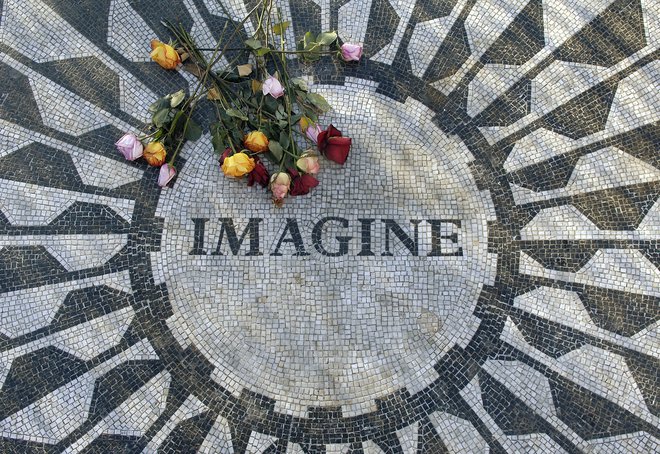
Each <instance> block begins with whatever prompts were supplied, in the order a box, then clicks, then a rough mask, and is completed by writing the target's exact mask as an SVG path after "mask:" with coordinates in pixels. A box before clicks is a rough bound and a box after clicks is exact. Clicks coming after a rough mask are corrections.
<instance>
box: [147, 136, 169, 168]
mask: <svg viewBox="0 0 660 454" xmlns="http://www.w3.org/2000/svg"><path fill="white" fill-rule="evenodd" d="M143 156H144V159H145V160H146V161H147V162H148V163H149V165H150V166H154V167H158V166H162V165H163V164H164V163H165V157H166V156H167V151H165V147H164V146H163V144H162V143H161V142H150V143H148V144H147V146H146V147H145V148H144V155H143Z"/></svg>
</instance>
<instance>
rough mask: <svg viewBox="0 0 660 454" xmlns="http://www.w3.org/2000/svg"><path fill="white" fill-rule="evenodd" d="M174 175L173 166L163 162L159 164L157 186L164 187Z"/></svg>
mask: <svg viewBox="0 0 660 454" xmlns="http://www.w3.org/2000/svg"><path fill="white" fill-rule="evenodd" d="M175 175H176V169H175V168H174V166H171V165H169V164H163V165H162V166H160V172H159V173H158V186H160V187H161V188H164V187H165V186H167V183H169V182H170V181H172V178H174V176H175Z"/></svg>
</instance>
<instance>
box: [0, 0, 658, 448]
mask: <svg viewBox="0 0 660 454" xmlns="http://www.w3.org/2000/svg"><path fill="white" fill-rule="evenodd" d="M219 1H220V0H141V1H138V0H76V1H65V0H0V11H1V13H0V14H1V15H0V80H1V81H2V83H1V85H0V191H1V193H2V197H1V198H0V317H1V318H0V437H1V438H0V452H3V453H41V452H47V453H51V452H67V453H73V452H85V453H140V452H143V453H153V452H165V453H167V452H172V453H174V452H177V453H178V452H201V453H234V454H240V453H255V454H256V453H264V454H265V453H268V454H273V453H286V454H312V453H313V454H321V453H326V454H336V453H356V454H357V453H362V454H376V453H386V454H390V453H391V454H436V453H482V452H491V453H505V452H506V453H578V452H585V453H613V454H619V453H635V454H637V453H652V452H660V430H659V428H660V395H659V394H660V391H659V390H660V386H659V383H658V381H659V380H658V377H659V371H660V367H659V366H660V343H659V341H658V337H659V335H660V304H659V303H660V252H659V251H660V249H659V248H658V241H659V240H660V201H659V195H660V153H659V151H658V150H659V149H660V63H659V60H658V57H659V56H660V30H659V28H660V3H658V2H657V0H417V1H415V0H291V1H288V0H282V1H280V2H279V4H280V6H281V8H282V11H283V14H284V15H285V16H286V18H290V19H291V20H292V22H293V27H292V28H290V29H289V30H287V33H288V36H287V38H288V39H289V41H290V42H293V41H294V39H295V38H296V37H297V36H299V35H300V34H301V33H303V32H304V31H305V30H308V29H312V30H321V29H324V30H325V29H337V30H338V32H339V35H340V36H341V37H342V39H344V40H345V41H353V42H361V43H364V45H365V51H366V58H365V59H363V61H362V62H360V64H351V65H344V64H336V63H333V62H331V61H323V62H321V63H320V64H319V65H316V66H314V67H312V68H309V67H305V66H302V65H299V64H298V63H297V62H296V61H295V60H292V62H291V65H292V66H293V67H294V68H295V71H298V72H299V73H300V74H303V75H306V76H308V77H309V78H310V80H313V81H314V90H316V91H318V92H319V93H322V94H323V95H324V96H326V97H327V98H328V99H329V100H330V102H331V104H332V105H333V106H334V107H335V110H334V111H333V112H331V113H330V114H329V115H328V116H327V117H326V119H325V121H326V122H330V121H332V122H333V123H334V124H335V125H338V126H339V127H340V129H342V130H344V131H345V132H347V133H349V134H350V135H351V136H352V137H353V139H354V147H353V150H352V152H351V153H352V154H351V157H350V158H349V162H348V164H347V165H346V167H345V169H343V170H342V169H339V168H338V167H337V166H333V165H331V164H328V165H326V167H324V168H323V170H322V172H323V174H322V179H321V180H322V184H321V186H320V187H319V188H317V190H315V192H313V193H312V195H310V196H307V197H300V198H296V199H293V200H290V201H289V202H287V204H286V205H285V207H284V208H282V209H276V208H274V207H273V206H272V205H271V204H270V202H268V200H267V197H266V196H265V194H261V193H257V190H256V189H254V188H252V189H247V188H245V187H244V185H241V184H236V183H235V182H232V181H229V180H228V179H226V178H222V177H221V175H220V171H219V170H218V168H217V166H216V165H215V164H214V159H215V158H214V156H213V154H212V152H211V146H210V139H209V138H208V137H204V138H202V140H200V141H199V142H197V143H195V144H190V145H187V146H186V148H185V149H184V151H183V153H182V158H181V160H180V161H179V163H178V167H179V170H180V173H179V175H178V176H177V178H176V180H175V181H174V184H173V187H172V188H168V189H165V190H163V191H160V190H159V188H158V187H157V185H156V183H155V181H156V170H154V169H152V168H147V166H146V165H145V164H144V163H130V162H126V161H124V160H123V158H122V157H121V155H119V154H118V153H117V152H116V151H115V149H114V147H113V143H114V142H115V141H116V140H117V138H119V137H120V136H121V135H122V134H123V132H124V131H135V130H137V129H139V128H140V126H141V124H142V123H141V122H142V121H144V120H145V119H146V118H145V115H146V114H147V107H148V106H149V104H150V103H151V102H152V101H153V100H155V99H156V98H157V97H159V96H162V95H164V94H167V93H171V92H173V91H175V90H178V89H180V88H187V87H189V86H190V84H192V83H193V82H192V81H191V80H190V79H189V78H187V77H185V76H184V75H182V74H180V73H179V74H177V73H166V72H164V71H162V70H160V69H159V68H158V67H157V66H156V65H155V64H153V63H151V62H149V56H148V50H149V49H148V42H149V40H150V39H151V38H153V37H160V38H161V39H163V40H166V39H167V38H168V35H167V34H166V32H165V31H164V29H163V27H162V26H161V25H160V20H161V19H162V18H167V19H171V20H174V21H180V22H181V23H183V24H184V25H185V26H186V27H187V28H189V29H192V31H193V35H194V36H195V37H196V39H197V41H198V43H199V44H200V45H203V46H207V47H212V46H213V45H214V43H215V39H217V38H218V36H219V34H220V31H221V30H222V27H223V26H224V24H226V23H230V24H231V22H232V21H238V20H240V18H241V17H242V16H243V15H244V14H245V13H246V11H247V10H248V9H249V8H251V5H252V4H254V0H250V1H249V2H247V6H246V5H245V4H243V3H242V2H241V0H225V7H226V9H227V10H228V11H229V12H230V15H232V17H231V18H228V17H227V16H226V15H225V14H224V13H223V8H222V7H221V5H220V3H219ZM251 27H252V24H249V23H248V24H246V32H249V31H250V30H251V29H252V28H251ZM241 232H244V233H245V235H246V236H245V237H244V242H243V243H242V244H241V245H237V248H236V250H232V249H231V247H233V246H232V245H231V244H230V243H228V242H227V239H226V238H229V237H230V236H231V234H232V233H233V234H234V236H236V235H238V234H240V233H241ZM257 233H258V235H259V236H258V240H257V239H256V236H257ZM223 235H224V236H223ZM248 236H249V239H248ZM223 238H225V240H224V241H223ZM235 245H236V244H235Z"/></svg>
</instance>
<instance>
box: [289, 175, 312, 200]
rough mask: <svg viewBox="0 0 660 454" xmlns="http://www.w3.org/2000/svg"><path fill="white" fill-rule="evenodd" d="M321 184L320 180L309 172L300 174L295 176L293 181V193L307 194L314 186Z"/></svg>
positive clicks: (294, 194) (295, 194)
mask: <svg viewBox="0 0 660 454" xmlns="http://www.w3.org/2000/svg"><path fill="white" fill-rule="evenodd" d="M318 185H319V180H317V179H316V178H315V177H313V176H312V175H309V174H303V175H298V176H296V177H294V178H293V182H292V183H291V195H292V196H298V195H305V194H309V191H311V190H312V189H313V188H315V187H317V186H318Z"/></svg>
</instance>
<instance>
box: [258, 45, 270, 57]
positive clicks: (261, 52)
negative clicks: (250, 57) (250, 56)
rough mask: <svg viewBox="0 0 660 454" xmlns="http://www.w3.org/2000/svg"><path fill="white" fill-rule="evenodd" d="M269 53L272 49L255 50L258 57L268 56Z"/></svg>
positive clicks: (261, 48)
mask: <svg viewBox="0 0 660 454" xmlns="http://www.w3.org/2000/svg"><path fill="white" fill-rule="evenodd" d="M269 52H270V48H268V47H260V48H259V49H255V51H254V54H255V55H256V56H257V57H263V56H264V55H266V54H267V53H269Z"/></svg>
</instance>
